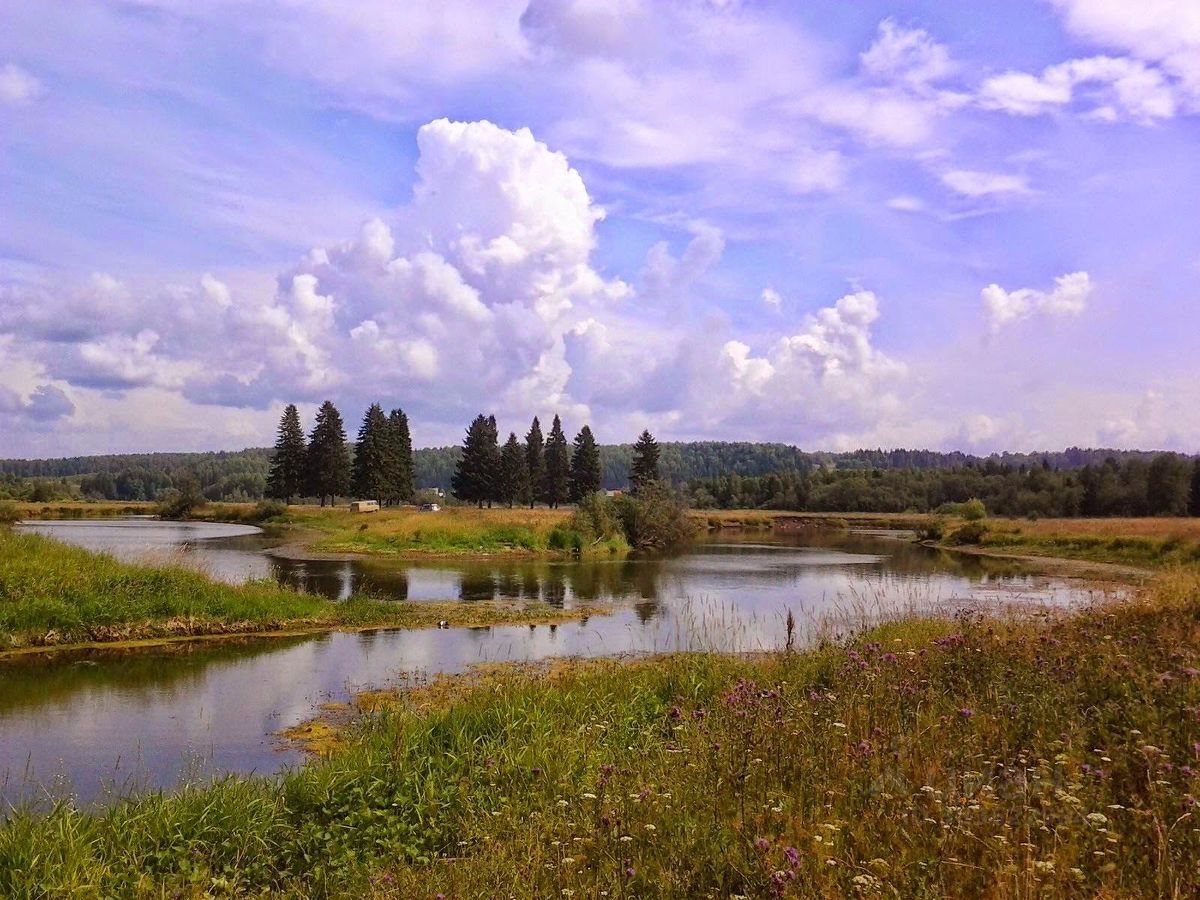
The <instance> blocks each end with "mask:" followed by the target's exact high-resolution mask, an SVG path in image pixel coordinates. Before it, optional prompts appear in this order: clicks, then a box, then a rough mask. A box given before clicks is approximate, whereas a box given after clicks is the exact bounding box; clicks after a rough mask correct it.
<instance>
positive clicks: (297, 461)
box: [267, 403, 308, 503]
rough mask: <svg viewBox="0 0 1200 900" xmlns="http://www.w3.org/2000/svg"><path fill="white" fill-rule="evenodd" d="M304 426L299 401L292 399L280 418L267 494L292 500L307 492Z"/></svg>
mask: <svg viewBox="0 0 1200 900" xmlns="http://www.w3.org/2000/svg"><path fill="white" fill-rule="evenodd" d="M307 452H308V451H307V448H306V447H305V444H304V429H302V428H301V427H300V413H299V412H297V411H296V404H295V403H289V404H288V405H287V408H286V409H284V411H283V418H282V419H280V420H279V436H278V437H277V438H276V440H275V455H274V456H273V457H272V458H271V472H270V474H269V475H268V476H267V496H268V497H274V498H275V499H276V500H283V501H284V502H285V503H291V502H292V498H293V497H298V496H300V494H302V493H303V492H304V475H305V458H306V456H307Z"/></svg>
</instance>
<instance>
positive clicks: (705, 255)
mask: <svg viewBox="0 0 1200 900" xmlns="http://www.w3.org/2000/svg"><path fill="white" fill-rule="evenodd" d="M691 230H692V233H693V235H694V236H693V237H692V239H691V240H690V241H689V242H688V245H687V246H686V247H685V248H684V250H683V253H682V254H681V255H680V256H679V257H678V258H676V257H674V256H673V255H672V254H671V248H670V246H669V245H668V244H667V243H666V241H659V242H658V243H656V244H655V245H654V246H652V247H651V248H650V251H649V253H647V254H646V265H645V267H644V268H643V269H642V287H643V292H644V293H646V294H648V295H650V296H653V297H665V296H671V295H677V294H679V293H681V292H682V291H685V290H687V289H688V288H690V287H691V286H692V285H693V284H695V283H696V282H697V281H698V280H699V279H700V278H702V277H703V276H704V274H705V273H706V272H707V271H708V270H709V269H711V268H712V267H713V266H714V265H715V264H716V263H717V262H718V261H719V260H720V259H721V254H722V253H724V252H725V237H724V235H723V234H722V233H721V230H720V229H719V228H714V227H712V226H711V225H707V224H704V223H698V224H695V225H693V226H692V229H691Z"/></svg>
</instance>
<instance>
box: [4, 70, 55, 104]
mask: <svg viewBox="0 0 1200 900" xmlns="http://www.w3.org/2000/svg"><path fill="white" fill-rule="evenodd" d="M45 92H46V88H45V86H44V85H43V84H42V83H41V81H39V80H38V79H37V78H35V77H34V76H33V75H32V74H30V73H29V72H27V71H26V70H25V69H22V68H21V67H20V66H18V65H17V64H16V63H6V64H5V65H3V66H0V104H7V105H9V106H25V105H26V104H29V103H32V102H33V101H34V100H37V99H38V98H39V97H41V96H42V95H43V94H44V93H45Z"/></svg>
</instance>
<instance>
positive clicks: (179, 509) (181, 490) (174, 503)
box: [155, 476, 208, 519]
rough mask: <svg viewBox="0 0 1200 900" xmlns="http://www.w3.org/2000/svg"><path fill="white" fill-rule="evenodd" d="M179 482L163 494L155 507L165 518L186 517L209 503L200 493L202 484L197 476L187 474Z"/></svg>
mask: <svg viewBox="0 0 1200 900" xmlns="http://www.w3.org/2000/svg"><path fill="white" fill-rule="evenodd" d="M177 484H178V485H179V486H178V487H177V488H172V489H171V490H170V491H167V493H166V494H164V495H163V498H162V499H161V500H159V502H158V506H157V507H156V508H155V512H157V513H158V515H159V516H161V517H162V518H164V519H186V518H188V517H189V516H191V514H192V513H193V512H194V511H195V510H197V509H200V508H201V507H202V506H204V505H205V504H206V503H208V500H207V499H206V498H205V496H204V495H203V494H202V493H200V484H199V482H197V481H196V479H195V478H191V477H186V476H185V477H183V478H179V479H178V480H177Z"/></svg>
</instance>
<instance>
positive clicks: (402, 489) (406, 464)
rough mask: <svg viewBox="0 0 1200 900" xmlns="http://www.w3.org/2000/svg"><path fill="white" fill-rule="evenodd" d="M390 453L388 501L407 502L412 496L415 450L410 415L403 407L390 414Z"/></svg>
mask: <svg viewBox="0 0 1200 900" xmlns="http://www.w3.org/2000/svg"><path fill="white" fill-rule="evenodd" d="M388 455H389V457H390V458H391V465H390V473H389V474H390V478H389V480H388V488H387V502H388V503H392V504H395V503H405V502H407V501H408V500H409V499H411V498H412V495H413V490H414V485H413V450H412V434H411V433H410V432H409V429H408V416H406V415H405V414H404V410H402V409H393V410H392V411H391V413H389V414H388Z"/></svg>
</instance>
